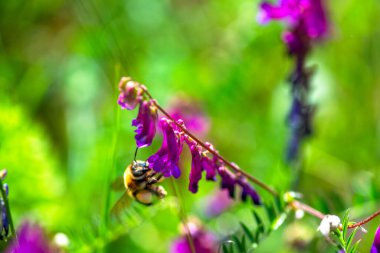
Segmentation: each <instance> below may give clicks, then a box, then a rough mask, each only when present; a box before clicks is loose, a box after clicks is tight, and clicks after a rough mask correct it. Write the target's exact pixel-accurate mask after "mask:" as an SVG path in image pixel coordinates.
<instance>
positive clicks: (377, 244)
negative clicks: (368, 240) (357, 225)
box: [370, 226, 380, 253]
mask: <svg viewBox="0 0 380 253" xmlns="http://www.w3.org/2000/svg"><path fill="white" fill-rule="evenodd" d="M370 253H380V226H379V227H378V228H377V230H376V233H375V239H374V240H373V244H372V247H371V252H370Z"/></svg>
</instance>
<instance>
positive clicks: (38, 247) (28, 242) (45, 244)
mask: <svg viewBox="0 0 380 253" xmlns="http://www.w3.org/2000/svg"><path fill="white" fill-rule="evenodd" d="M52 252H54V251H53V249H52V247H51V245H50V244H49V241H48V240H47V238H46V236H45V233H44V231H43V230H42V228H41V227H40V226H38V225H36V224H32V223H29V222H24V223H23V224H22V225H21V227H20V228H19V231H18V233H17V239H14V240H13V242H12V244H11V245H10V246H9V247H8V248H7V250H6V251H5V253H52Z"/></svg>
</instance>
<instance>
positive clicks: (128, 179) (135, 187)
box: [124, 161, 166, 205]
mask: <svg viewBox="0 0 380 253" xmlns="http://www.w3.org/2000/svg"><path fill="white" fill-rule="evenodd" d="M161 178H162V175H161V174H159V173H157V172H155V171H153V170H152V169H150V168H149V164H148V162H146V161H133V163H132V164H131V165H129V166H128V167H127V169H126V170H125V172H124V186H125V189H126V190H127V193H128V195H129V196H130V197H132V198H133V199H136V200H137V201H138V202H140V203H141V204H144V205H151V204H152V203H153V197H154V195H156V196H157V197H158V198H160V199H162V198H164V197H165V196H166V191H165V189H164V188H163V187H162V186H158V185H155V184H156V183H157V182H159V181H160V179H161Z"/></svg>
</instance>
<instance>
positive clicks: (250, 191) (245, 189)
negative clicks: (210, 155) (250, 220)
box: [218, 167, 261, 205]
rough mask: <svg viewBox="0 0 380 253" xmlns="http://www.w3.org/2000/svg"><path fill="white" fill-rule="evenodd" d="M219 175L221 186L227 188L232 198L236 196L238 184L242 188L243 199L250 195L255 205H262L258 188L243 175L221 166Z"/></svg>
mask: <svg viewBox="0 0 380 253" xmlns="http://www.w3.org/2000/svg"><path fill="white" fill-rule="evenodd" d="M218 172H219V175H220V177H221V179H222V180H221V188H222V189H227V191H228V194H229V196H230V197H231V198H234V197H235V188H236V185H239V186H240V188H241V197H240V198H241V200H242V201H246V200H247V197H248V196H249V197H250V198H251V199H252V201H253V203H254V204H255V205H260V204H261V200H260V196H259V195H258V194H257V192H256V190H255V189H254V188H253V187H252V185H250V184H249V183H248V182H247V180H246V179H245V178H244V177H243V176H239V175H235V174H233V173H232V172H230V171H229V170H227V169H226V168H224V167H220V168H219V171H218Z"/></svg>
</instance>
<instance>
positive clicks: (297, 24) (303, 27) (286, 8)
mask: <svg viewBox="0 0 380 253" xmlns="http://www.w3.org/2000/svg"><path fill="white" fill-rule="evenodd" d="M258 19H259V22H261V23H263V24H264V23H267V22H269V21H271V20H280V21H285V22H287V23H288V25H289V27H288V29H287V31H285V32H284V33H283V36H282V39H283V41H284V42H285V43H286V45H287V47H288V52H289V54H290V55H291V56H293V57H294V58H295V64H294V70H293V73H292V74H291V76H290V80H289V81H290V82H291V85H292V90H291V92H292V99H293V102H292V108H291V110H290V112H289V116H288V123H289V127H290V135H291V136H290V139H289V142H288V150H287V161H288V162H291V161H294V160H295V159H296V157H297V156H298V151H299V146H300V145H301V142H302V140H303V139H304V137H306V136H309V135H311V132H312V127H311V116H312V115H311V114H312V110H313V108H312V106H310V105H309V103H308V93H309V82H310V74H311V73H310V71H308V70H307V69H306V67H305V59H306V56H307V54H308V53H309V52H310V50H311V43H312V42H313V41H316V40H318V39H321V38H323V37H325V36H326V35H327V33H328V30H329V27H328V26H329V24H328V21H327V14H326V10H325V8H324V5H323V0H279V1H278V4H277V5H273V4H271V3H268V2H263V3H262V4H261V5H260V12H259V16H258Z"/></svg>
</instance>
